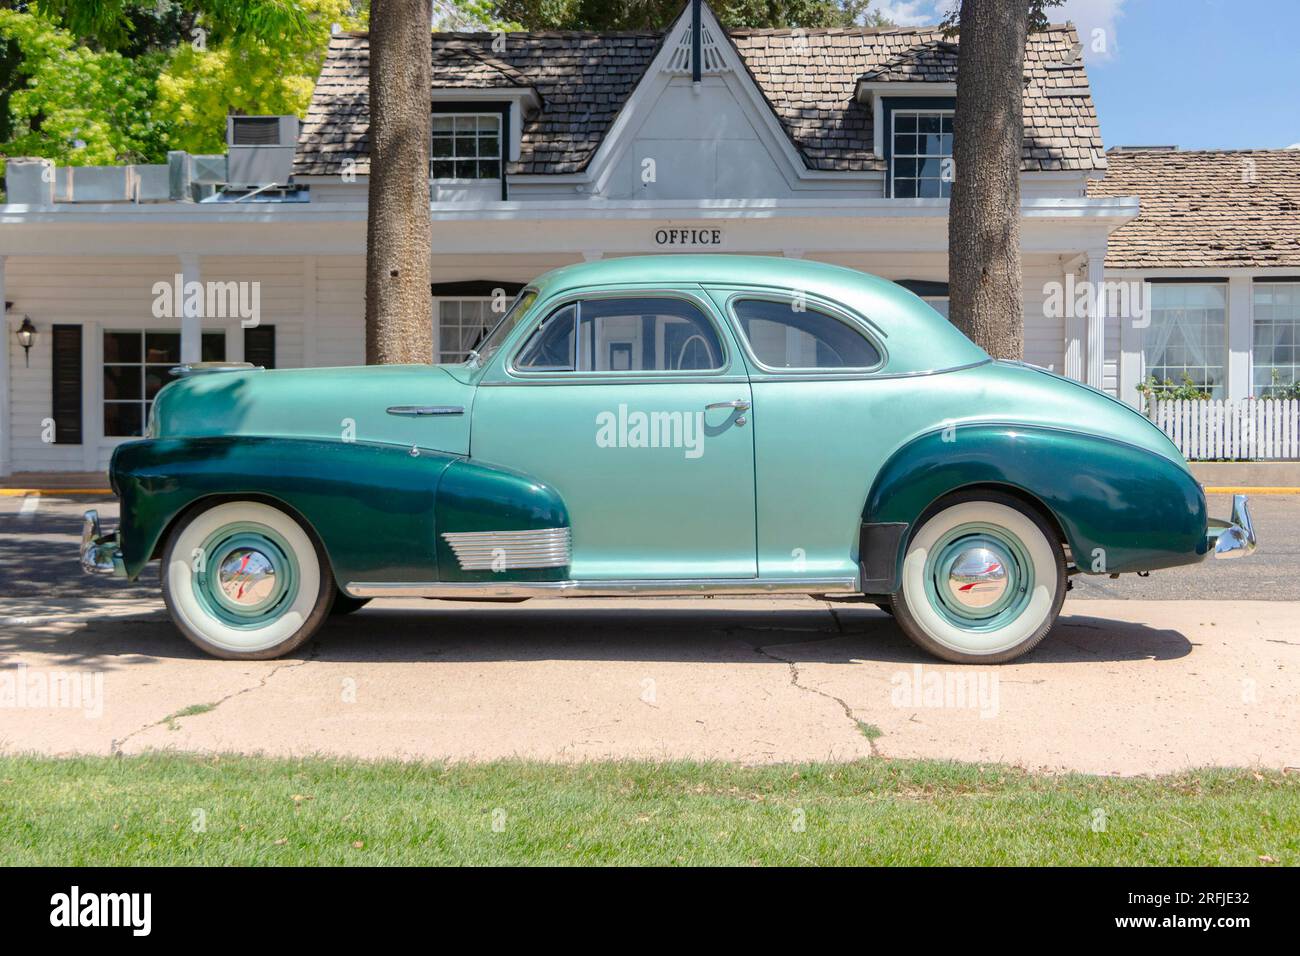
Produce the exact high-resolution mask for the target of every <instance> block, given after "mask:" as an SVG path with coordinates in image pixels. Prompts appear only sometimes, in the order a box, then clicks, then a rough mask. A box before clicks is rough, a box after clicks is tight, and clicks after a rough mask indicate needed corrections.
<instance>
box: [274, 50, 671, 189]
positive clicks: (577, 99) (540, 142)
mask: <svg viewBox="0 0 1300 956" xmlns="http://www.w3.org/2000/svg"><path fill="white" fill-rule="evenodd" d="M492 40H493V35H492V34H488V33H435V34H434V35H433V87H434V88H435V89H497V88H509V87H532V89H533V90H535V91H536V93H537V94H538V96H540V97H541V100H542V104H543V106H542V109H541V110H540V111H539V112H538V113H537V115H535V116H533V117H532V118H531V119H527V120H525V122H524V128H523V135H522V136H521V137H520V156H519V161H518V162H517V163H511V164H509V167H508V169H509V172H510V173H512V174H516V175H517V174H520V173H572V172H577V171H578V170H580V169H582V168H583V167H584V166H585V165H586V163H587V161H588V160H590V159H591V156H592V154H593V153H594V152H595V151H596V149H597V147H599V146H600V142H601V140H602V139H603V138H604V135H605V132H606V131H607V130H608V129H609V126H610V124H611V123H612V122H613V121H614V117H615V116H616V115H617V114H618V111H619V109H620V108H621V107H622V105H623V103H624V102H625V101H626V100H627V98H628V96H629V95H630V94H631V92H632V90H633V88H634V87H635V86H636V83H637V80H639V79H640V78H641V75H642V74H643V73H644V72H645V69H646V67H647V66H649V64H650V61H651V60H652V59H654V55H655V53H656V52H657V51H658V49H659V43H660V40H661V35H660V34H655V33H606V34H593V33H510V34H507V35H506V42H505V50H504V51H502V52H499V53H497V52H493V50H492ZM369 74H370V38H369V36H368V35H366V34H364V33H339V34H336V35H335V36H333V37H332V38H331V39H330V45H329V52H328V54H327V55H326V58H325V65H324V66H323V67H322V69H321V75H320V79H319V80H317V81H316V90H315V92H314V93H313V94H312V98H311V106H310V107H309V108H308V110H307V119H306V120H305V121H304V123H303V127H302V132H301V134H300V135H299V137H298V149H297V152H296V154H295V156H294V173H295V174H297V175H299V176H303V175H316V176H321V175H334V174H337V173H338V172H339V171H340V169H341V166H342V163H343V162H344V161H345V160H349V159H351V160H355V161H356V168H355V171H356V172H357V173H358V174H359V175H365V174H367V173H368V172H369V171H370V156H369V154H370V145H369V142H368V140H367V136H366V133H367V130H368V129H369V125H370V117H369V111H368V104H369V87H368V84H369Z"/></svg>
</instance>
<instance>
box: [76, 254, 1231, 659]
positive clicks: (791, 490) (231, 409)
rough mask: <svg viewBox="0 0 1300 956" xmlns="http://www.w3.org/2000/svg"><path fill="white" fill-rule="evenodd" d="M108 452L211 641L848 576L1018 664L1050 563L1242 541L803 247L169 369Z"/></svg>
mask: <svg viewBox="0 0 1300 956" xmlns="http://www.w3.org/2000/svg"><path fill="white" fill-rule="evenodd" d="M179 371H180V373H181V375H182V377H181V378H180V379H179V380H178V381H176V382H174V383H173V384H170V385H168V386H167V387H166V388H165V389H163V390H162V391H161V392H160V393H159V394H158V397H157V399H156V401H155V402H154V405H153V409H152V413H151V415H150V420H149V426H148V437H147V438H146V439H145V440H143V441H135V442H130V443H128V444H124V445H122V446H121V447H119V448H118V449H117V451H116V453H115V454H114V456H113V462H112V467H111V478H112V484H113V490H114V492H115V493H116V494H117V495H118V497H119V498H120V499H121V506H122V511H121V515H122V517H121V525H120V528H119V529H118V530H117V531H116V532H113V533H111V534H107V535H105V534H103V533H102V532H101V530H100V528H99V521H98V518H97V516H96V515H95V513H94V512H88V513H87V515H86V521H85V532H84V536H83V543H82V564H83V566H85V567H86V568H87V569H88V570H109V571H115V572H116V573H118V574H120V575H125V576H126V577H128V578H132V579H134V578H135V577H137V576H138V575H139V574H140V572H141V570H142V569H143V568H144V566H145V565H146V564H147V563H148V562H149V561H150V560H152V559H155V558H160V559H161V560H162V589H163V597H164V600H165V601H166V603H167V607H168V609H169V610H170V612H171V615H172V618H173V619H174V620H175V622H176V626H177V627H178V628H179V629H180V630H181V632H182V633H183V634H184V635H185V636H186V637H188V638H189V639H190V640H191V641H193V642H194V643H195V644H197V645H198V646H199V647H201V648H203V649H204V650H205V651H208V652H210V653H212V654H214V655H217V656H219V657H224V658H233V659H250V658H271V657H277V656H279V655H282V654H286V653H288V652H289V651H292V650H293V649H294V648H296V647H298V646H299V645H301V644H302V643H303V642H304V641H306V640H307V639H308V638H310V637H311V635H312V634H313V633H314V632H315V631H316V629H317V628H319V627H320V626H321V623H322V622H323V621H324V620H325V619H326V618H327V616H329V615H330V613H331V612H334V613H345V612H348V611H352V610H356V609H357V608H359V607H360V606H362V605H363V604H364V603H365V602H367V601H368V600H370V599H371V598H376V597H413V596H418V597H427V598H457V599H466V598H469V599H501V598H515V599H517V598H526V597H536V596H544V597H557V596H566V595H572V596H584V597H586V596H593V595H598V596H624V595H663V594H760V593H792V592H793V593H808V594H827V595H845V596H850V595H862V596H863V597H864V599H865V600H868V601H873V602H875V603H877V604H879V605H880V606H881V607H882V608H884V609H885V610H887V611H889V612H890V613H892V614H893V615H894V617H895V618H896V620H897V622H898V625H899V626H900V627H901V628H902V629H903V630H904V631H905V632H906V633H907V634H908V636H909V637H911V638H912V639H913V640H914V641H916V642H917V643H918V644H919V645H921V647H923V648H925V649H926V650H928V651H930V652H932V653H934V654H936V655H938V656H940V657H943V658H945V659H947V660H951V661H962V662H990V663H991V662H999V661H1007V660H1011V659H1012V658H1014V657H1017V656H1019V655H1021V654H1023V653H1025V652H1026V651H1027V650H1029V649H1030V648H1032V647H1033V646H1034V645H1035V644H1037V643H1038V642H1039V641H1040V640H1042V638H1043V637H1044V635H1046V634H1047V632H1048V631H1049V630H1050V629H1051V627H1052V625H1053V623H1054V622H1055V620H1056V617H1057V615H1058V613H1059V612H1060V610H1061V604H1062V601H1063V600H1064V598H1065V592H1066V588H1067V583H1068V581H1069V577H1070V576H1071V575H1074V574H1120V573H1127V572H1139V573H1141V572H1147V571H1152V570H1156V569H1158V568H1168V567H1172V566H1175V565H1182V564H1191V563H1194V562H1197V561H1200V560H1201V559H1202V558H1204V557H1205V556H1206V555H1207V554H1209V553H1211V552H1213V553H1215V554H1216V556H1218V557H1232V556H1235V555H1240V554H1247V553H1249V552H1251V551H1252V550H1253V549H1254V547H1255V538H1254V531H1253V529H1252V527H1251V522H1250V516H1249V513H1248V510H1247V507H1246V502H1245V499H1244V498H1240V497H1239V498H1238V499H1236V501H1235V502H1234V506H1233V514H1232V517H1231V519H1230V520H1228V521H1214V520H1210V519H1208V518H1207V516H1206V504H1205V495H1204V494H1203V492H1202V489H1201V487H1200V485H1199V484H1198V483H1197V482H1196V480H1195V479H1194V478H1193V477H1192V474H1191V472H1190V471H1189V470H1188V467H1187V463H1186V462H1185V461H1184V460H1183V458H1182V456H1181V455H1180V454H1179V453H1178V450H1177V449H1176V448H1175V447H1174V445H1173V443H1172V442H1170V440H1169V439H1168V438H1167V437H1165V435H1164V434H1163V433H1161V432H1160V430H1159V429H1157V428H1156V427H1155V426H1154V425H1152V424H1151V423H1150V422H1149V421H1147V419H1145V418H1143V417H1142V416H1141V415H1139V414H1138V413H1137V412H1135V411H1134V410H1133V409H1131V408H1129V407H1128V406H1126V405H1124V404H1123V403H1121V402H1118V401H1116V400H1115V399H1113V398H1110V397H1108V396H1106V395H1104V394H1102V393H1100V392H1098V391H1095V390H1093V389H1090V388H1088V387H1086V386H1083V385H1080V384H1078V383H1077V382H1073V381H1070V380H1067V379H1064V378H1061V377H1059V376H1057V375H1053V374H1051V373H1049V372H1046V371H1043V370H1041V369H1038V368H1034V367H1032V366H1029V365H1024V364H1020V363H1016V362H995V361H993V360H991V359H990V358H989V357H988V355H986V354H985V353H984V352H983V351H982V350H981V349H979V348H978V347H977V346H975V345H973V344H972V343H971V342H970V341H969V340H968V339H966V338H965V337H964V336H963V335H962V334H961V333H960V332H958V331H957V330H956V329H955V328H954V327H953V326H952V325H951V324H949V323H948V322H947V321H946V320H945V319H944V318H943V317H942V316H941V315H939V314H938V313H937V312H935V311H934V310H933V309H931V308H930V307H929V306H928V305H926V304H925V303H924V302H922V301H921V300H920V299H918V298H917V297H916V296H914V295H912V294H911V293H910V292H908V291H906V290H905V289H903V288H901V287H900V286H898V285H895V284H894V283H891V282H887V281H885V280H883V279H878V278H874V277H872V276H868V275H864V274H862V273H859V272H854V271H852V270H849V269H843V268H838V267H835V266H830V265H824V264H820V263H814V262H800V261H791V260H787V259H768V258H757V257H731V256H672V257H647V258H638V259H618V260H612V261H604V262H594V263H589V264H585V265H576V266H570V267H566V268H563V269H558V270H556V271H554V272H550V273H547V274H546V275H544V276H542V277H541V278H540V279H538V280H537V281H536V282H534V283H533V284H532V285H530V286H529V287H528V288H527V289H525V290H524V292H523V293H522V294H521V295H520V296H519V297H518V298H517V299H516V300H515V302H514V304H513V306H511V308H510V309H509V311H508V312H507V313H506V314H505V315H504V316H503V317H502V318H501V320H500V322H499V323H498V324H497V325H496V327H495V328H494V329H492V331H491V332H490V333H489V334H488V335H487V336H486V338H485V339H484V340H483V342H482V343H481V344H480V346H479V348H478V351H477V352H475V353H474V354H472V355H471V356H470V359H469V361H467V362H464V363H461V364H458V365H441V366H376V367H368V368H327V369H298V370H284V371H265V370H262V369H255V368H250V367H247V366H241V367H236V368H230V367H219V368H216V369H212V368H205V367H201V366H198V367H192V368H183V369H181V370H179Z"/></svg>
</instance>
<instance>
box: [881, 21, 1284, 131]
mask: <svg viewBox="0 0 1300 956" xmlns="http://www.w3.org/2000/svg"><path fill="white" fill-rule="evenodd" d="M952 2H955V0H876V2H874V3H873V4H872V8H873V9H875V10H878V11H880V12H881V13H884V14H885V15H886V16H888V17H889V18H890V19H892V20H893V21H894V22H895V23H898V24H899V25H900V26H910V25H913V24H921V23H935V22H937V21H938V20H939V19H940V18H941V17H942V15H943V13H944V12H945V11H946V9H947V7H948V6H949V5H950V3H952ZM1048 15H1049V17H1050V19H1051V20H1052V22H1054V23H1060V22H1062V21H1065V20H1069V21H1071V22H1073V23H1074V25H1075V26H1076V27H1078V29H1079V39H1080V40H1081V41H1082V42H1083V54H1084V62H1085V64H1086V65H1087V69H1088V79H1089V81H1090V82H1091V84H1092V94H1093V98H1094V100H1095V101H1096V104H1097V116H1098V118H1099V120H1100V121H1101V135H1102V141H1103V142H1104V143H1105V144H1106V147H1107V148H1108V149H1109V148H1110V147H1112V146H1135V145H1144V146H1153V145H1160V146H1178V147H1180V148H1182V149H1278V148H1282V147H1286V146H1291V145H1300V46H1297V43H1296V38H1297V37H1300V0H1066V2H1065V3H1064V4H1063V5H1062V6H1059V7H1054V8H1050V9H1049V10H1048Z"/></svg>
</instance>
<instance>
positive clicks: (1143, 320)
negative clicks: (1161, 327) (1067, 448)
mask: <svg viewBox="0 0 1300 956" xmlns="http://www.w3.org/2000/svg"><path fill="white" fill-rule="evenodd" d="M1120 281H1121V282H1124V283H1127V284H1128V285H1129V286H1130V287H1131V288H1132V289H1133V290H1134V291H1133V293H1132V294H1131V295H1130V296H1129V301H1130V303H1135V304H1131V305H1130V312H1129V314H1128V315H1121V316H1120V320H1119V371H1118V375H1117V377H1116V388H1117V389H1118V392H1119V394H1118V396H1117V397H1118V398H1119V400H1120V401H1121V402H1124V403H1125V404H1127V405H1132V406H1133V407H1134V408H1136V409H1139V410H1140V409H1142V408H1143V407H1144V403H1143V401H1142V393H1141V392H1139V391H1138V386H1139V385H1140V384H1142V380H1143V378H1144V377H1145V376H1146V372H1145V359H1144V358H1143V356H1142V339H1143V337H1144V336H1145V335H1146V329H1147V327H1148V326H1149V325H1150V324H1151V287H1150V286H1149V285H1147V284H1146V283H1145V282H1144V281H1143V279H1142V278H1141V277H1129V278H1127V279H1121V280H1120ZM1135 296H1136V299H1135Z"/></svg>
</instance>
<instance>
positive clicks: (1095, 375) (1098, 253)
mask: <svg viewBox="0 0 1300 956" xmlns="http://www.w3.org/2000/svg"><path fill="white" fill-rule="evenodd" d="M1088 285H1089V288H1090V289H1091V290H1092V294H1091V295H1089V296H1088V331H1087V334H1088V349H1087V355H1088V361H1087V369H1086V372H1087V375H1086V377H1085V378H1084V381H1085V382H1087V383H1088V384H1089V385H1091V386H1092V387H1093V388H1101V387H1102V386H1103V382H1104V381H1105V367H1106V366H1105V362H1106V244H1105V242H1103V243H1102V244H1101V246H1100V247H1093V248H1092V249H1089V250H1088Z"/></svg>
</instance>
